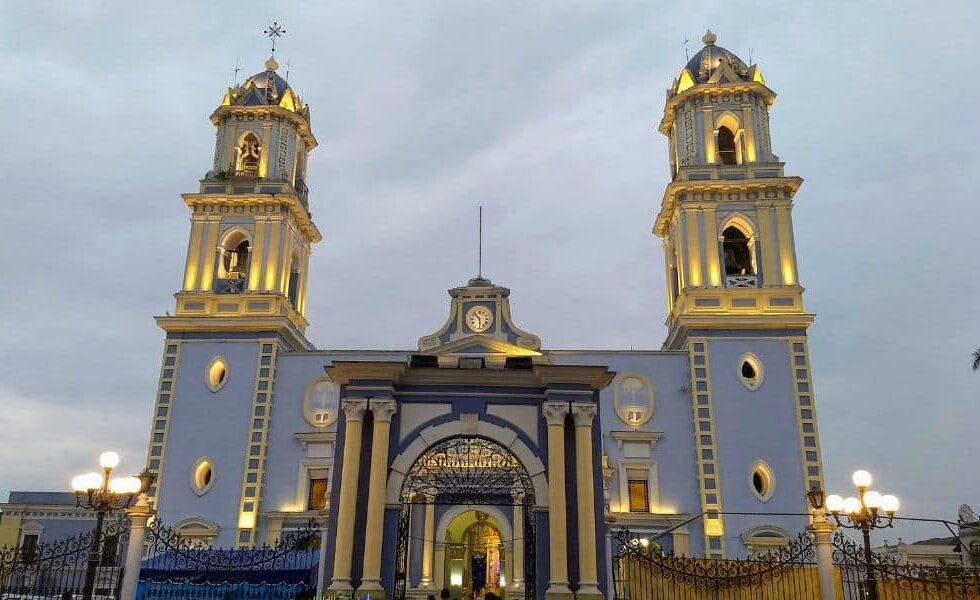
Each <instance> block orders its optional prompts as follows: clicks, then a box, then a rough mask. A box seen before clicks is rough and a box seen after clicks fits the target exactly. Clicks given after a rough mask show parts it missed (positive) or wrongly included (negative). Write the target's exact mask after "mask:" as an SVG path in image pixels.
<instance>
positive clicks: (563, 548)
mask: <svg viewBox="0 0 980 600" xmlns="http://www.w3.org/2000/svg"><path fill="white" fill-rule="evenodd" d="M541 414H542V416H543V417H544V418H545V420H546V421H547V423H548V536H549V538H550V540H551V556H550V565H549V571H550V575H551V581H550V585H549V586H548V591H547V592H546V593H545V597H546V598H547V599H548V600H569V599H570V598H572V592H571V590H569V589H568V545H567V543H566V542H565V536H566V535H567V533H566V525H565V523H566V518H567V517H566V515H565V505H566V504H565V419H566V417H567V416H568V404H567V403H564V402H561V403H559V402H545V403H544V404H542V405H541Z"/></svg>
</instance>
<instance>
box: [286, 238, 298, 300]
mask: <svg viewBox="0 0 980 600" xmlns="http://www.w3.org/2000/svg"><path fill="white" fill-rule="evenodd" d="M299 268H300V257H299V253H297V252H294V253H293V257H292V259H291V260H290V261H289V281H288V282H287V287H286V297H287V298H289V302H290V303H291V304H292V305H293V308H294V309H296V310H299V306H298V305H297V303H296V301H297V300H298V299H299Z"/></svg>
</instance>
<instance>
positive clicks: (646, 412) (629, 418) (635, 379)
mask: <svg viewBox="0 0 980 600" xmlns="http://www.w3.org/2000/svg"><path fill="white" fill-rule="evenodd" d="M613 406H614V407H615V408H616V414H617V415H618V416H619V419H620V420H621V421H622V422H623V423H626V425H628V426H629V427H630V429H638V428H639V427H640V426H641V425H643V424H644V423H646V422H647V421H649V420H650V418H651V417H652V416H653V410H654V407H655V400H654V395H653V386H652V385H650V380H649V379H647V378H646V377H644V376H643V375H640V374H639V373H624V374H623V375H621V376H620V377H618V378H617V379H616V383H615V387H614V388H613Z"/></svg>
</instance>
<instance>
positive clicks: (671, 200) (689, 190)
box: [653, 176, 803, 237]
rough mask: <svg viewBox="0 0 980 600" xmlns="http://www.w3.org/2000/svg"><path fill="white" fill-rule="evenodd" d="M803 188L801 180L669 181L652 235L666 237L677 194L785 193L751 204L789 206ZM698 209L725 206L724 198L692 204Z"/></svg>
mask: <svg viewBox="0 0 980 600" xmlns="http://www.w3.org/2000/svg"><path fill="white" fill-rule="evenodd" d="M801 185H803V178H802V177H796V176H791V177H753V178H751V179H702V180H694V181H691V180H683V181H672V182H670V183H669V184H667V189H665V190H664V196H663V200H662V201H661V203H660V212H659V213H658V214H657V219H656V221H654V224H653V233H655V234H656V235H657V236H659V237H664V236H665V235H666V233H667V225H668V224H669V223H670V220H671V218H673V216H674V211H675V210H676V208H677V196H678V195H680V194H694V193H702V194H719V195H721V194H724V193H726V192H736V191H737V192H760V191H761V192H766V191H771V190H779V191H785V192H787V193H788V196H789V197H788V198H778V197H777V198H756V199H755V200H753V202H771V203H773V204H779V203H781V202H786V203H788V202H791V201H792V199H793V196H795V195H796V192H797V191H798V190H799V189H800V186H801ZM693 202H695V203H696V204H699V205H704V206H708V205H717V204H720V203H723V202H724V199H723V198H705V199H701V200H694V201H693Z"/></svg>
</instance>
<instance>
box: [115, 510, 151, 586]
mask: <svg viewBox="0 0 980 600" xmlns="http://www.w3.org/2000/svg"><path fill="white" fill-rule="evenodd" d="M153 512H154V511H153V508H152V507H151V506H150V503H149V498H148V497H147V495H146V494H140V497H139V500H137V501H136V505H135V506H133V507H132V508H129V509H127V510H126V516H127V517H129V522H130V525H129V544H128V545H127V546H126V566H125V569H124V571H123V583H122V588H121V589H120V591H119V597H120V598H121V599H123V600H135V598H136V584H137V583H138V582H139V578H140V561H141V560H142V558H143V543H144V542H145V541H146V522H147V521H148V520H149V519H150V517H151V516H152V515H153Z"/></svg>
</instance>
